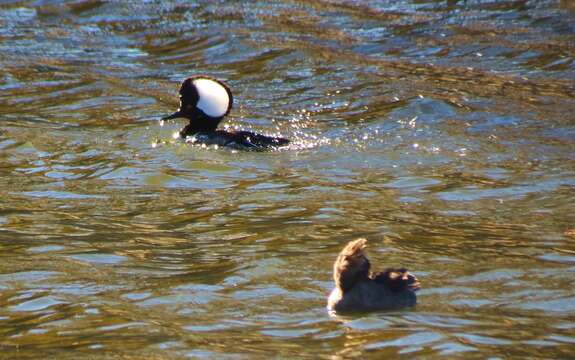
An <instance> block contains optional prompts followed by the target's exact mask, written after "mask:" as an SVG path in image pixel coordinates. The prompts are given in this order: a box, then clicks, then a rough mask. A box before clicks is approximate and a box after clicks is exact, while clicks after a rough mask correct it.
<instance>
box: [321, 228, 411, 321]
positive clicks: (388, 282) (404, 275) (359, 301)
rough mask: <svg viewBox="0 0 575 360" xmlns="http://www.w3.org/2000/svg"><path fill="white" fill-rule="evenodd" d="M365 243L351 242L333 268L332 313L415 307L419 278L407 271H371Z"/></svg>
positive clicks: (329, 307) (340, 254) (330, 306)
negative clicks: (365, 251) (365, 252)
mask: <svg viewBox="0 0 575 360" xmlns="http://www.w3.org/2000/svg"><path fill="white" fill-rule="evenodd" d="M366 246H367V240H366V239H357V240H354V241H351V242H349V243H348V244H347V245H346V246H345V247H344V248H343V250H342V251H341V252H340V253H339V256H338V257H337V260H336V261H335V263H334V265H333V279H334V281H335V289H333V291H332V292H331V294H330V295H329V298H328V300H327V308H328V310H329V311H336V312H341V311H369V310H382V309H397V308H402V307H407V306H414V305H415V303H416V302H417V299H416V296H415V291H417V290H419V287H420V285H419V281H418V280H417V278H416V277H415V276H414V275H412V274H410V273H409V272H407V270H406V269H387V270H385V271H383V272H376V273H372V272H370V271H369V267H370V264H369V260H368V259H367V257H366V256H365V254H364V252H363V250H364V249H365V247H366Z"/></svg>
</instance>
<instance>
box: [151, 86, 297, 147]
mask: <svg viewBox="0 0 575 360" xmlns="http://www.w3.org/2000/svg"><path fill="white" fill-rule="evenodd" d="M232 104H233V96H232V91H231V90H230V88H229V87H228V85H226V84H225V83H224V82H222V81H220V80H217V79H214V78H212V77H209V76H205V75H200V76H192V77H189V78H187V79H186V80H184V82H183V83H182V85H181V87H180V108H179V109H178V111H176V112H174V113H173V114H171V115H168V116H165V117H163V118H162V120H170V119H175V118H186V119H188V120H189V121H190V123H189V124H188V125H186V126H185V127H184V128H183V129H182V130H181V131H180V134H179V135H180V137H181V138H182V139H184V140H186V141H189V142H192V143H199V144H206V145H218V146H225V147H229V148H235V149H255V150H257V149H270V148H276V147H280V146H285V145H288V144H289V142H290V141H289V140H288V139H284V138H281V137H273V136H266V135H261V134H256V133H253V132H250V131H225V130H217V127H218V124H219V123H220V121H222V119H223V118H224V117H225V116H226V115H228V114H229V112H230V110H231V109H232Z"/></svg>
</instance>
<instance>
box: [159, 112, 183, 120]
mask: <svg viewBox="0 0 575 360" xmlns="http://www.w3.org/2000/svg"><path fill="white" fill-rule="evenodd" d="M181 117H184V114H183V113H182V112H181V111H180V110H178V111H176V112H175V113H173V114H171V115H168V116H164V117H163V118H162V120H172V119H176V118H181Z"/></svg>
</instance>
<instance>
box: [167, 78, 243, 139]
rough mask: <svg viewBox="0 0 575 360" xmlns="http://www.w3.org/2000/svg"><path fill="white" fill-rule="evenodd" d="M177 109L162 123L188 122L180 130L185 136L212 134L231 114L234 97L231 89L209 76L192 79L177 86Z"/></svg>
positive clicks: (181, 134)
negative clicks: (166, 121)
mask: <svg viewBox="0 0 575 360" xmlns="http://www.w3.org/2000/svg"><path fill="white" fill-rule="evenodd" d="M179 93H180V108H179V109H178V111H176V112H175V113H173V114H171V115H168V116H165V117H163V118H162V120H170V119H175V118H186V119H188V120H190V123H189V124H188V125H187V126H186V127H184V128H183V129H182V131H180V136H182V137H186V136H188V135H193V134H195V133H198V132H203V131H215V130H216V128H217V127H218V124H219V123H220V121H221V120H222V119H223V118H224V117H225V116H226V115H227V114H228V113H229V112H230V110H231V109H232V104H233V97H232V92H231V90H230V88H229V87H228V86H227V85H226V84H225V83H223V82H222V81H219V80H217V79H214V78H211V77H209V76H203V75H200V76H192V77H189V78H187V79H186V80H184V82H183V83H182V85H181V86H180V91H179Z"/></svg>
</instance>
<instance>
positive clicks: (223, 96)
mask: <svg viewBox="0 0 575 360" xmlns="http://www.w3.org/2000/svg"><path fill="white" fill-rule="evenodd" d="M194 86H195V87H196V89H197V90H198V97H199V99H198V105H197V107H198V109H200V110H202V111H203V112H204V113H205V114H206V115H208V116H211V117H215V118H218V117H222V116H224V115H225V114H226V112H227V111H228V107H229V106H230V97H229V95H228V92H227V91H226V88H225V87H223V86H222V84H220V83H218V82H216V81H214V80H211V79H196V80H194Z"/></svg>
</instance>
